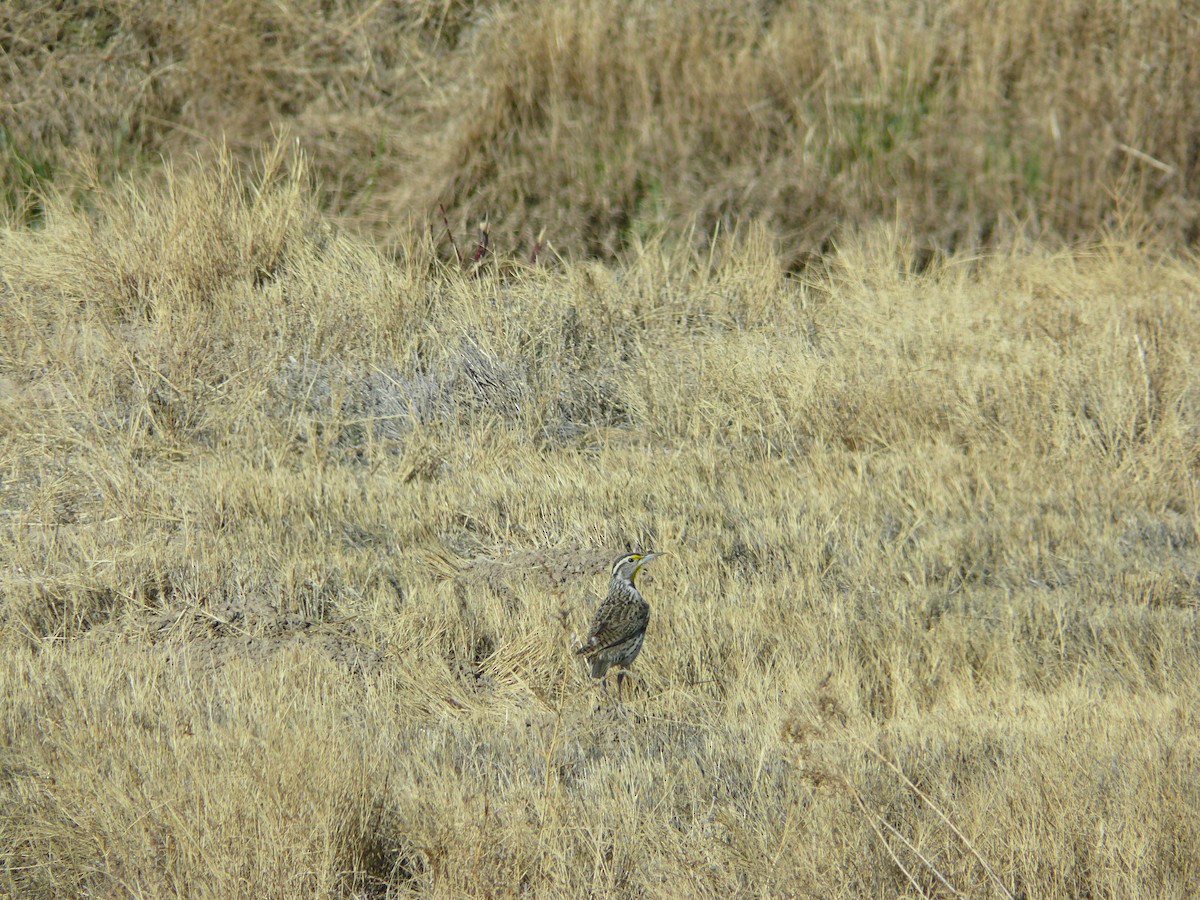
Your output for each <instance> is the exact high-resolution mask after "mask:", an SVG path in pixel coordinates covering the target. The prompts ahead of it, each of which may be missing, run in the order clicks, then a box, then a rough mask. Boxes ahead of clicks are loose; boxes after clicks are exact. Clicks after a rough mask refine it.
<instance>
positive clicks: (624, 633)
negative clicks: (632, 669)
mask: <svg viewBox="0 0 1200 900" xmlns="http://www.w3.org/2000/svg"><path fill="white" fill-rule="evenodd" d="M660 555H661V554H659V553H646V554H641V553H627V554H625V555H624V556H622V557H620V558H619V559H618V560H617V561H616V562H615V563H613V568H612V580H611V581H610V582H609V584H608V596H607V597H605V598H604V600H603V601H602V602H601V603H600V605H599V606H598V607H596V614H595V615H594V616H593V617H592V626H591V628H589V629H588V633H587V637H586V638H585V639H584V642H583V646H581V647H580V648H579V649H578V650H576V651H575V652H576V653H577V654H579V655H580V656H584V657H586V658H587V660H588V661H589V662H590V663H591V664H592V677H593V678H599V679H600V686H601V687H604V686H605V676H606V675H607V674H608V670H609V668H611V667H612V666H620V667H621V671H618V672H617V700H618V701H620V699H621V682H622V681H623V680H624V678H625V672H624V669H627V668H629V666H631V665H632V664H633V661H634V660H635V659H637V655H638V653H639V652H641V649H642V641H643V640H644V639H645V636H646V625H647V624H648V623H649V622H650V604H649V603H647V602H646V601H645V599H644V598H643V597H642V595H641V592H639V591H638V589H637V586H636V585H635V584H634V579H635V578H637V574H638V572H639V571H641V568H642V566H644V565H645V564H646V563H648V562H649V561H650V560H652V559H654V557H656V556H660Z"/></svg>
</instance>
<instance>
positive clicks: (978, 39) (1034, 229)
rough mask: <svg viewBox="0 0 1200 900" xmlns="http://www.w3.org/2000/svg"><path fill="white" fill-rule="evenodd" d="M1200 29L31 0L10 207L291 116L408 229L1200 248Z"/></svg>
mask: <svg viewBox="0 0 1200 900" xmlns="http://www.w3.org/2000/svg"><path fill="white" fill-rule="evenodd" d="M1198 43H1200V17H1197V16H1195V15H1188V14H1184V13H1182V12H1181V10H1180V8H1179V7H1178V5H1176V4H1169V3H1157V4H1155V3H1142V4H1130V3H1121V2H1103V3H1097V2H1093V0H1064V2H1060V3H1055V4H1040V3H1006V4H1004V5H1003V6H999V7H997V5H996V4H994V3H989V2H985V0H954V2H949V3H944V4H938V5H937V6H936V7H935V8H931V7H930V6H929V5H927V4H915V3H911V2H907V0H887V2H877V0H855V2H849V3H842V4H837V6H836V7H830V6H829V5H828V4H823V3H812V2H790V3H759V2H742V0H737V2H729V3H724V4H713V3H710V2H702V0H681V2H675V3H669V4H667V3H645V2H641V0H622V2H612V0H580V2H573V3H569V4H564V3H561V2H550V0H525V2H507V3H494V2H478V3H476V2H459V0H455V2H445V0H426V2H409V3H404V4H387V3H370V2H366V0H357V2H347V3H338V4H329V3H324V2H317V0H299V2H293V3H288V4H278V3H273V2H267V0H239V2H236V3H231V2H222V3H207V4H194V3H178V2H171V0H138V2H128V3H122V4H108V5H105V6H103V7H96V8H92V9H82V10H81V9H80V8H78V7H77V6H74V5H70V4H65V5H64V4H54V3H49V2H44V0H19V2H13V3H7V4H5V5H4V6H3V8H0V50H3V52H2V53H0V122H2V123H3V126H2V127H0V173H2V174H0V203H2V204H3V206H2V207H0V208H5V209H7V210H8V212H9V215H10V217H17V218H21V219H23V220H36V219H37V217H38V216H39V215H40V210H41V208H42V200H41V194H42V192H43V191H44V189H45V188H46V186H47V185H49V186H52V187H57V188H59V189H60V190H63V191H68V190H69V189H70V188H72V187H73V186H74V185H76V184H77V183H78V181H79V178H80V176H79V172H78V170H79V156H80V155H82V156H84V157H85V158H88V159H90V160H92V163H93V164H94V165H95V166H96V167H97V169H98V170H99V172H100V174H101V176H102V177H103V178H105V179H112V177H113V176H114V175H123V174H125V173H126V172H128V171H129V170H130V169H131V168H142V169H150V170H153V169H155V168H157V167H158V165H159V164H160V160H161V158H162V156H163V155H164V154H165V155H166V156H167V157H168V158H169V157H176V158H182V157H183V156H185V155H187V154H190V153H197V152H208V148H209V147H210V145H211V144H213V143H218V144H219V143H221V142H224V143H227V144H228V145H229V146H230V147H232V148H233V150H234V152H235V153H236V154H238V155H239V156H240V157H241V158H243V159H247V158H249V157H250V156H251V155H252V154H253V153H254V152H255V151H256V149H257V148H258V147H259V146H260V145H261V144H262V143H264V142H268V141H270V140H272V139H273V136H274V135H276V134H278V133H283V132H286V133H290V134H291V135H294V136H295V137H296V138H297V139H298V140H299V141H300V142H301V144H302V147H303V149H304V151H305V152H306V153H308V154H309V155H310V157H311V158H312V160H313V162H314V167H315V171H316V173H317V174H318V175H319V178H320V183H321V185H322V188H321V194H320V202H321V206H322V208H323V210H324V211H326V212H327V213H331V214H335V215H337V216H339V217H340V218H341V219H342V220H343V221H345V222H348V223H350V224H351V225H352V226H353V227H355V228H356V229H359V230H363V231H367V232H370V233H372V234H373V235H374V236H376V237H379V238H383V239H386V240H389V241H390V240H399V241H400V242H401V243H408V242H410V241H411V240H412V239H413V238H412V234H413V233H414V232H424V231H425V230H427V228H428V227H429V224H430V222H431V221H432V222H435V223H436V224H437V227H438V228H439V229H440V228H441V221H440V217H439V214H438V206H439V204H444V205H445V206H446V208H447V210H448V213H449V216H450V219H451V223H452V226H453V228H454V230H455V231H456V232H458V233H459V234H460V235H463V234H466V233H467V232H468V231H473V229H474V228H475V226H476V223H477V222H478V221H479V220H480V219H482V218H484V217H489V218H490V220H491V226H492V234H493V241H494V245H495V246H496V247H498V248H500V249H502V250H504V251H505V252H507V253H512V254H516V255H523V254H526V253H528V251H529V250H530V248H531V247H532V246H533V244H534V241H535V237H536V236H537V235H538V234H541V233H543V231H544V234H545V237H546V238H547V239H548V240H549V242H550V244H551V245H552V246H553V247H554V248H555V249H557V250H558V251H559V252H560V253H562V254H565V255H568V256H571V257H579V256H581V255H585V254H586V255H592V256H598V257H601V258H611V257H613V256H614V255H621V254H624V253H625V252H627V251H628V252H630V253H631V254H632V255H633V256H636V251H633V250H631V248H632V247H634V246H635V245H636V244H637V243H638V242H639V241H640V240H643V239H645V238H647V237H650V236H658V235H660V234H662V235H664V236H665V237H666V238H667V239H668V241H669V242H672V243H674V242H678V241H692V242H701V243H702V242H703V241H705V240H707V237H706V236H709V235H711V234H712V233H713V231H714V229H715V228H716V227H717V226H718V225H720V226H721V227H723V228H729V227H732V226H735V225H736V224H738V223H740V222H745V221H749V220H757V221H759V222H761V223H763V224H765V225H767V226H768V227H769V228H771V229H772V230H774V231H775V232H777V233H778V234H779V235H780V253H781V255H782V258H783V260H784V262H785V264H786V265H788V266H789V267H790V268H791V267H797V266H800V265H801V264H806V263H809V262H811V261H812V260H813V259H814V258H815V257H820V256H823V255H824V254H826V253H827V252H829V251H830V249H831V247H832V240H833V239H834V238H835V237H836V236H837V234H838V233H839V231H840V230H841V229H844V228H851V229H855V228H856V229H860V230H861V229H867V228H870V227H872V226H873V225H875V224H876V223H878V222H880V221H883V222H888V223H894V224H897V225H899V226H900V227H901V228H902V229H903V230H904V231H905V232H906V233H909V234H912V235H913V236H914V239H915V241H916V243H917V245H918V247H920V248H922V250H923V251H925V252H926V253H928V252H930V251H942V252H945V251H952V250H959V251H969V250H971V249H972V248H976V247H991V248H1005V247H1007V246H1009V245H1010V244H1011V243H1012V241H1013V240H1014V239H1021V238H1024V237H1026V236H1034V237H1040V238H1044V239H1047V240H1050V241H1055V242H1061V241H1063V240H1066V241H1075V240H1079V239H1089V240H1094V239H1096V238H1098V236H1099V235H1101V234H1102V233H1104V232H1105V231H1106V230H1110V229H1114V228H1115V229H1133V230H1135V231H1139V232H1141V231H1145V232H1151V233H1155V234H1157V235H1158V237H1159V239H1161V240H1162V241H1164V242H1165V243H1166V244H1167V245H1169V246H1174V247H1179V246H1190V245H1193V244H1194V243H1195V241H1196V237H1197V234H1198V233H1200V231H1198V225H1197V223H1198V222H1200V205H1198V204H1197V202H1196V200H1195V198H1196V196H1197V195H1200V184H1198V181H1197V179H1198V178H1200V155H1198V154H1197V153H1196V150H1195V138H1194V127H1193V125H1192V123H1193V120H1194V111H1195V110H1196V109H1197V108H1200V69H1198V68H1197V67H1196V66H1195V65H1194V64H1193V63H1194V56H1195V47H1196V46H1197V44H1198ZM693 229H694V230H693ZM697 236H699V237H697ZM443 249H444V251H445V254H448V253H449V250H448V248H443Z"/></svg>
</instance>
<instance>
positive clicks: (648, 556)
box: [638, 551, 667, 568]
mask: <svg viewBox="0 0 1200 900" xmlns="http://www.w3.org/2000/svg"><path fill="white" fill-rule="evenodd" d="M666 555H667V554H666V551H663V552H662V553H647V554H646V555H645V556H643V557H642V558H641V559H640V560H638V568H641V567H642V566H644V565H645V564H646V563H648V562H650V560H652V559H655V558H656V557H659V556H666Z"/></svg>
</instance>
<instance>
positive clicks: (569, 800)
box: [0, 153, 1200, 898]
mask: <svg viewBox="0 0 1200 900" xmlns="http://www.w3.org/2000/svg"><path fill="white" fill-rule="evenodd" d="M239 173H241V174H239ZM319 205H320V200H319V197H318V196H317V194H316V193H315V192H314V191H313V190H312V189H311V186H310V185H309V182H308V180H307V177H306V175H305V173H304V171H303V166H302V164H301V162H300V161H299V160H298V159H297V158H295V157H292V156H290V155H288V154H284V153H268V154H267V156H266V158H265V159H264V160H262V161H261V162H260V163H259V164H258V166H257V167H256V168H254V169H253V170H250V174H246V173H245V172H244V171H243V170H241V169H240V168H239V167H238V166H237V165H236V164H235V163H233V162H232V161H231V160H230V158H229V157H228V156H218V158H217V159H216V160H215V161H213V162H209V163H204V164H196V165H193V166H190V167H182V168H181V167H177V166H168V167H167V170H166V173H165V175H164V176H163V177H162V178H161V179H155V180H154V181H153V182H148V181H133V182H129V183H125V184H122V185H119V186H118V188H117V189H116V190H102V189H99V188H97V189H96V190H95V191H94V192H93V193H91V194H89V195H88V199H87V203H86V204H85V207H86V208H84V207H81V206H80V205H79V204H74V203H71V202H68V201H67V200H64V199H53V198H52V199H50V200H49V201H47V207H46V210H45V215H44V219H43V221H42V227H41V228H39V229H38V230H8V231H5V232H3V233H2V235H0V273H2V275H0V309H2V310H3V313H2V315H0V479H2V482H0V483H2V487H3V492H2V493H0V517H2V527H3V532H2V533H3V543H2V545H0V546H2V550H0V553H2V559H0V851H2V852H3V856H2V857H0V885H2V886H3V889H4V890H5V891H6V892H8V893H10V894H13V895H21V896H47V897H48V896H64V895H76V894H89V895H103V896H126V895H129V896H167V895H181V894H185V895H189V896H191V895H197V896H234V895H240V896H257V895H271V896H314V895H320V896H385V895H391V896H396V895H403V894H406V893H428V894H431V895H435V896H455V897H457V896H465V895H471V896H484V895H487V896H492V895H514V894H530V895H538V896H581V895H587V894H592V895H617V896H628V895H646V894H649V895H658V896H684V895H691V896H695V895H712V894H716V893H727V894H731V895H732V894H738V895H756V896H757V895H780V896H821V897H855V898H857V897H868V896H869V897H894V896H914V897H915V896H922V895H924V896H953V895H954V893H953V892H954V891H957V892H960V893H961V894H962V895H964V896H972V897H976V896H979V897H983V896H994V897H1006V896H1028V897H1079V896H1091V897H1171V896H1174V897H1186V896H1191V895H1194V893H1195V892H1196V889H1197V887H1198V885H1200V863H1198V862H1197V861H1198V860H1200V837H1198V836H1197V832H1196V829H1195V828H1194V822H1195V821H1196V819H1197V816H1198V815H1200V791H1198V789H1197V779H1196V771H1197V765H1198V763H1200V738H1198V734H1200V728H1198V726H1200V721H1198V719H1197V715H1198V710H1200V688H1198V685H1200V638H1198V637H1197V628H1196V626H1197V621H1196V617H1197V608H1198V606H1200V601H1198V597H1200V585H1198V582H1197V578H1198V573H1200V550H1198V531H1200V512H1198V506H1197V463H1198V453H1197V451H1198V442H1197V439H1198V434H1200V432H1198V426H1200V415H1198V413H1200V377H1198V375H1197V373H1198V371H1200V368H1198V366H1197V360H1196V348H1197V347H1198V346H1200V303H1198V302H1197V301H1198V292H1200V290H1198V289H1200V269H1198V267H1197V265H1196V263H1195V261H1194V260H1192V259H1182V258H1170V257H1159V256H1153V255H1151V254H1149V253H1146V252H1143V251H1141V250H1139V249H1138V248H1136V247H1134V246H1133V245H1130V244H1125V243H1120V242H1117V241H1109V242H1107V243H1100V244H1095V245H1093V246H1090V247H1084V248H1079V249H1076V250H1073V251H1070V252H1066V251H1064V252H1058V253H1049V252H1046V251H1040V250H1037V249H1032V250H1028V251H1026V252H1022V253H1013V254H1010V255H1006V256H1001V255H995V256H988V257H977V258H968V257H964V256H950V257H948V258H945V259H942V260H938V261H935V264H934V265H933V266H931V267H930V268H928V269H927V270H926V271H924V272H923V273H922V274H920V275H916V274H912V272H913V268H914V266H913V257H914V253H915V251H914V250H913V249H912V246H911V242H910V241H908V240H906V239H904V238H903V237H899V236H897V234H896V233H895V232H891V231H888V230H878V231H875V232H872V233H870V234H869V235H867V236H864V237H862V238H861V239H859V240H857V241H852V240H847V241H846V242H845V243H844V245H843V246H842V247H841V248H840V249H839V250H838V251H837V252H836V253H835V254H833V255H832V256H831V257H830V258H829V259H828V261H827V262H826V264H825V265H824V267H823V268H822V269H821V270H820V271H819V272H818V271H813V272H812V273H811V274H810V275H809V276H808V277H807V278H806V279H805V280H803V281H801V280H795V279H789V278H786V277H785V276H784V274H783V272H784V269H785V264H784V262H783V260H782V258H781V257H780V255H779V253H778V251H777V245H776V244H775V242H774V241H773V240H772V239H771V236H770V235H769V234H768V233H767V232H766V231H764V230H761V229H757V228H750V227H746V228H743V229H742V230H741V231H740V232H739V233H738V234H736V235H734V236H726V237H724V238H722V239H720V240H718V241H716V242H715V243H714V244H713V245H712V247H711V249H710V250H708V251H706V252H704V253H694V252H691V251H689V250H688V249H687V248H686V247H684V246H682V245H680V244H675V243H671V242H662V243H659V242H655V241H648V242H645V243H642V244H639V245H637V246H636V248H635V252H631V256H630V259H629V261H628V263H627V264H625V265H624V266H621V267H605V266H601V265H599V264H596V263H562V264H561V265H559V266H557V267H556V268H555V269H553V270H545V269H541V268H526V267H522V266H519V265H516V266H510V267H508V268H507V269H506V270H504V271H501V270H500V269H499V268H497V267H496V266H492V265H489V266H485V267H484V269H483V270H482V271H481V272H480V273H479V277H468V276H466V275H464V274H462V273H461V272H460V271H459V270H458V269H456V268H453V267H445V266H443V265H442V264H441V263H439V262H438V261H437V253H436V252H435V248H434V247H432V246H431V245H430V243H429V242H428V241H426V242H424V243H422V242H421V241H419V240H417V239H413V240H411V241H409V242H408V243H405V244H402V245H401V246H399V247H398V248H397V251H396V252H395V253H391V254H387V255H385V254H383V253H381V252H380V251H379V250H377V249H376V248H375V247H374V246H373V245H372V244H371V243H370V242H369V241H367V240H364V239H362V238H359V237H355V236H354V235H353V234H351V233H349V232H347V231H344V230H342V229H340V228H339V227H337V226H336V225H333V224H331V223H330V221H329V220H328V219H327V218H325V217H324V216H323V215H322V214H321V213H320V212H319ZM672 248H674V249H672ZM630 544H637V545H641V546H649V545H652V546H653V547H654V548H655V549H659V550H668V551H670V553H671V556H669V557H667V558H665V559H663V560H661V561H659V562H658V563H657V564H656V567H655V569H654V570H652V571H647V572H646V573H645V575H644V582H643V588H644V590H645V593H646V595H647V598H648V599H649V601H650V602H651V604H652V607H653V614H652V619H651V625H650V631H649V633H648V637H647V643H646V647H645V650H644V651H643V653H642V655H641V657H640V658H639V660H638V664H637V667H636V671H637V672H638V673H639V678H638V683H637V686H636V690H635V692H634V697H633V699H631V700H628V701H627V707H628V708H629V712H630V714H629V715H628V716H626V717H619V716H614V715H612V714H610V713H609V712H608V711H607V710H605V709H601V710H599V711H597V710H596V698H595V695H594V691H592V690H591V689H590V687H589V685H588V683H587V682H588V678H587V675H586V672H585V671H584V669H583V668H582V667H581V666H580V664H579V662H578V660H577V659H576V658H575V657H574V656H573V654H572V649H573V645H574V642H575V640H577V637H578V635H579V634H580V633H581V632H582V630H583V629H584V628H585V627H586V622H587V619H588V616H589V613H590V610H591V604H592V603H593V602H594V599H595V598H596V597H597V596H598V595H599V594H600V593H601V592H602V591H603V589H604V586H605V575H606V570H607V566H608V564H609V562H610V561H611V557H612V555H613V554H615V553H616V552H617V551H618V550H619V549H620V548H622V547H625V546H627V545H630Z"/></svg>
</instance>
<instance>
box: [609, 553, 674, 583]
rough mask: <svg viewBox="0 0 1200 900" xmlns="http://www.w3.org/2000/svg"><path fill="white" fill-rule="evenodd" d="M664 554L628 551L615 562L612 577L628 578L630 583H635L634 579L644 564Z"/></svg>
mask: <svg viewBox="0 0 1200 900" xmlns="http://www.w3.org/2000/svg"><path fill="white" fill-rule="evenodd" d="M662 555H663V554H661V553H653V552H651V553H626V554H625V555H624V556H622V557H619V558H618V559H617V561H616V562H615V563H613V568H612V577H613V578H621V579H626V580H628V581H629V583H630V584H633V580H634V579H635V578H636V577H637V574H638V572H640V571H641V570H642V566H644V565H645V564H646V563H648V562H650V560H652V559H654V558H655V557H657V556H662Z"/></svg>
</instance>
